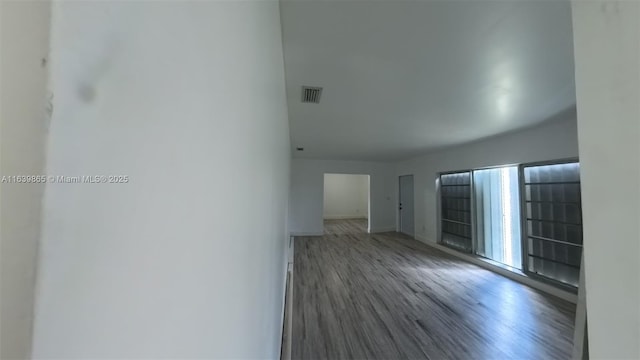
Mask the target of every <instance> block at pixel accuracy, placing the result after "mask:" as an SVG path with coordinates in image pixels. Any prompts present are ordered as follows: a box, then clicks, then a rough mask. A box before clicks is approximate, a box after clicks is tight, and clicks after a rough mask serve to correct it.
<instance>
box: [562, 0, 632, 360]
mask: <svg viewBox="0 0 640 360" xmlns="http://www.w3.org/2000/svg"><path fill="white" fill-rule="evenodd" d="M573 26H574V30H573V32H574V39H575V62H576V94H577V103H578V130H579V134H578V137H579V140H580V163H581V164H580V171H581V181H582V207H583V215H582V216H583V221H584V261H585V263H584V268H585V279H586V295H587V317H588V328H589V329H588V332H589V356H590V357H591V358H592V359H614V358H619V359H638V358H640V226H639V225H638V220H639V219H640V105H638V104H639V101H640V70H639V69H640V3H638V2H636V1H609V0H607V1H573Z"/></svg>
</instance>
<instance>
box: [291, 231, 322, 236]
mask: <svg viewBox="0 0 640 360" xmlns="http://www.w3.org/2000/svg"><path fill="white" fill-rule="evenodd" d="M290 235H291V236H293V237H296V236H322V235H324V232H323V231H321V232H315V231H309V232H306V231H299V232H292V233H290Z"/></svg>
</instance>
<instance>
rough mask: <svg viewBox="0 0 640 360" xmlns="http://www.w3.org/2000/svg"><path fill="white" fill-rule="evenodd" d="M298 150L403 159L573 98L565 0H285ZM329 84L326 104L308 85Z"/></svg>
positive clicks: (506, 126)
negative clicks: (310, 94) (308, 92)
mask: <svg viewBox="0 0 640 360" xmlns="http://www.w3.org/2000/svg"><path fill="white" fill-rule="evenodd" d="M281 12H282V25H283V39H284V52H285V73H286V81H287V97H288V106H289V117H290V122H291V138H292V142H293V146H294V148H295V147H304V148H305V150H304V152H295V151H294V156H295V157H305V158H323V159H350V160H382V161H386V160H397V159H402V158H406V157H409V156H412V155H416V154H419V153H423V152H426V151H429V150H432V149H435V148H438V147H443V146H448V145H454V144H460V143H464V142H469V141H473V140H476V139H480V138H484V137H488V136H492V135H496V134H500V133H503V132H508V131H512V130H516V129H519V128H523V127H527V126H531V125H534V124H536V123H539V122H542V121H544V120H546V119H548V118H550V117H552V116H553V115H555V114H557V113H560V112H562V111H563V110H565V109H567V108H570V107H572V106H574V104H575V83H574V68H573V37H572V29H571V8H570V3H569V1H566V0H565V1H555V2H552V1H516V0H510V1H484V0H483V1H455V0H453V1H424V0H423V1H391V0H387V1H349V0H347V1H319V0H311V1H300V0H295V1H286V0H285V1H283V2H282V3H281ZM302 85H309V86H322V87H324V91H323V94H322V99H321V101H320V104H303V103H301V86H302Z"/></svg>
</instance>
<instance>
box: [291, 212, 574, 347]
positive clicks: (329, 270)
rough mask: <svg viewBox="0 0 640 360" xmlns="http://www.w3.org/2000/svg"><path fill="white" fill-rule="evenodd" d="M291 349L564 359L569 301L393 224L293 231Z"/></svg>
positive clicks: (328, 225)
mask: <svg viewBox="0 0 640 360" xmlns="http://www.w3.org/2000/svg"><path fill="white" fill-rule="evenodd" d="M294 274H295V275H294V285H293V286H294V293H293V297H294V303H293V329H292V358H293V359H568V358H570V357H571V348H572V341H573V338H572V337H573V319H574V316H575V315H574V314H575V306H574V305H573V304H571V303H568V302H566V301H563V300H560V299H556V298H553V297H550V296H547V295H545V294H542V293H540V292H537V291H536V290H534V289H531V288H529V287H527V286H525V285H522V284H519V283H517V282H514V281H512V280H509V279H507V278H504V277H502V276H500V275H497V274H495V273H492V272H490V271H488V270H484V269H482V268H480V267H477V266H475V265H472V264H469V263H466V262H463V261H462V260H459V259H457V258H454V257H451V256H450V255H448V254H446V253H443V252H441V251H438V250H436V249H433V248H431V247H428V246H426V245H424V244H422V243H420V242H418V241H415V240H413V239H410V238H408V237H406V236H404V235H401V234H398V233H383V234H371V235H370V234H367V233H366V232H365V231H363V227H362V222H358V221H356V222H353V221H330V222H327V223H326V229H325V235H324V236H318V237H299V238H296V240H295V258H294Z"/></svg>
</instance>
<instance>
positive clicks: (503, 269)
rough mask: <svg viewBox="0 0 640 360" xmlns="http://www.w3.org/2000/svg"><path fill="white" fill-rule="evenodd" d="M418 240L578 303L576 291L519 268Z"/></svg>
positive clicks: (421, 238)
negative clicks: (547, 282)
mask: <svg viewBox="0 0 640 360" xmlns="http://www.w3.org/2000/svg"><path fill="white" fill-rule="evenodd" d="M416 240H418V241H420V242H422V243H424V244H425V245H428V246H431V247H432V248H435V249H438V250H441V251H443V252H446V253H447V254H450V255H453V256H456V257H458V258H460V259H462V260H465V261H467V262H470V263H472V264H475V265H478V266H480V267H483V268H485V269H487V270H491V271H493V272H495V273H497V274H500V275H502V276H504V277H508V278H509V279H511V280H515V281H517V282H519V283H521V284H524V285H527V286H530V287H532V288H534V289H537V290H540V291H543V292H545V293H547V294H549V295H553V296H555V297H558V298H560V299H563V300H566V301H569V302H571V303H574V304H576V303H577V302H578V296H577V295H576V294H574V293H571V292H568V291H564V290H562V289H558V288H557V287H555V286H552V285H549V284H545V283H543V282H541V281H538V280H536V279H533V278H531V277H529V276H527V275H526V274H524V273H523V272H520V271H517V270H515V269H514V270H510V269H507V268H506V267H502V266H499V265H496V264H492V262H491V261H490V260H485V259H482V258H480V257H477V256H473V255H470V254H464V253H461V252H459V251H456V250H453V249H451V248H448V247H446V246H442V245H440V244H438V243H436V242H433V241H429V240H427V239H426V238H423V237H416Z"/></svg>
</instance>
